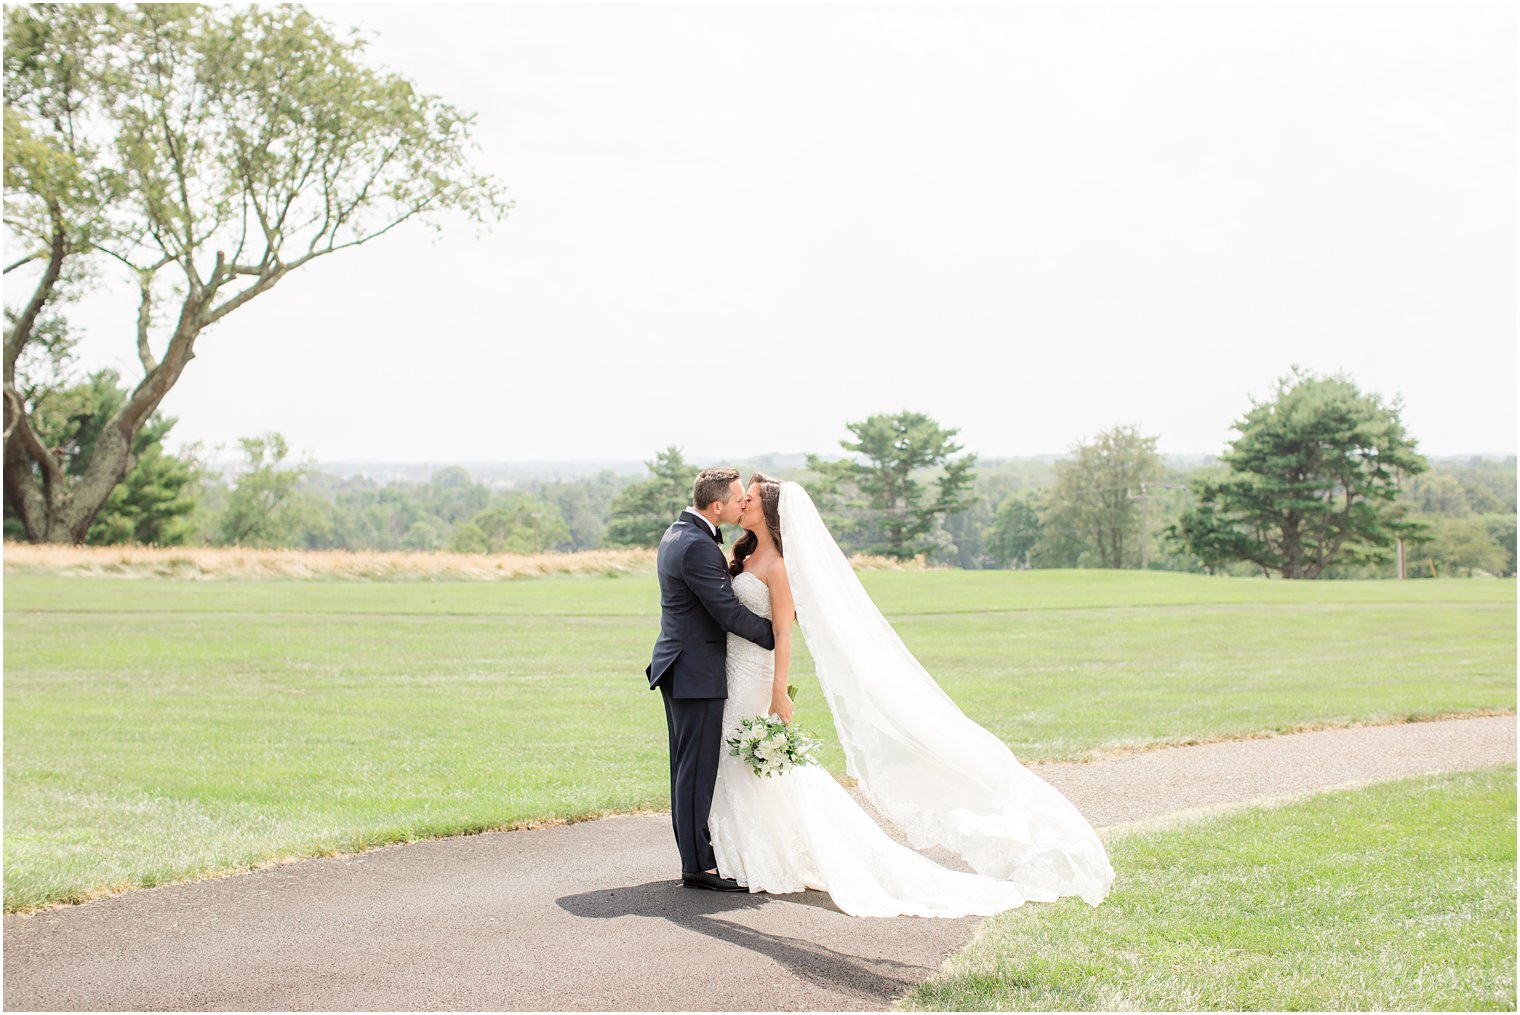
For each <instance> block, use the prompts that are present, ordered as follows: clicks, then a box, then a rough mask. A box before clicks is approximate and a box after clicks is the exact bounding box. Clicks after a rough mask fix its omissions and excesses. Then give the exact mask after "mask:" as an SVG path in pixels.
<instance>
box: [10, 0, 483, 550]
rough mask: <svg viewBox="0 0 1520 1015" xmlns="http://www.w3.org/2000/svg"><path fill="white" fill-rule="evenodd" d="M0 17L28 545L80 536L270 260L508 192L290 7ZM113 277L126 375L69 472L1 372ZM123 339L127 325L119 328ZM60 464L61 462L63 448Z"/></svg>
mask: <svg viewBox="0 0 1520 1015" xmlns="http://www.w3.org/2000/svg"><path fill="white" fill-rule="evenodd" d="M5 17H6V23H5V63H4V66H5V226H6V230H7V234H8V235H7V240H8V246H9V249H11V250H13V251H15V252H16V254H19V255H20V256H15V255H12V256H13V259H9V260H10V263H7V264H6V265H5V274H6V291H7V296H9V295H10V294H11V293H12V292H16V291H21V290H24V291H25V294H26V298H25V301H24V302H18V305H17V306H16V307H14V308H10V307H8V309H10V310H11V311H12V312H11V313H10V314H8V315H7V322H6V323H7V327H6V333H5V467H4V468H5V496H6V498H7V501H8V502H9V503H10V505H11V507H12V509H13V510H14V511H15V512H16V514H17V515H18V516H19V517H20V519H21V521H22V524H23V526H24V527H25V531H26V534H27V538H28V539H30V540H32V541H33V542H76V543H77V542H82V541H83V540H84V538H85V533H86V532H87V530H88V529H89V526H90V522H91V520H92V519H93V518H94V517H95V514H96V512H98V511H99V510H100V507H101V505H102V504H104V503H105V501H106V498H107V497H108V496H109V495H110V492H111V489H112V487H114V486H115V485H116V484H117V483H118V482H119V481H120V480H121V478H122V476H123V475H124V474H125V473H126V471H127V469H128V468H129V466H130V464H131V454H130V452H131V446H132V437H133V435H134V434H135V433H136V432H137V431H138V429H139V428H140V427H142V426H143V425H144V423H145V422H146V421H147V420H148V419H149V417H150V416H151V415H152V414H153V412H154V410H155V409H156V408H157V407H158V405H159V403H160V402H161V401H162V400H163V398H164V396H165V394H167V393H168V391H169V390H170V389H171V388H172V387H173V386H174V385H175V383H177V382H178V381H179V380H180V377H181V374H182V373H183V372H184V369H185V366H186V364H188V363H189V362H190V360H191V359H193V358H194V356H195V343H196V341H197V339H198V338H199V337H200V336H201V334H202V333H203V332H204V331H205V330H206V329H207V328H209V327H211V326H212V325H214V324H216V323H217V322H218V321H221V320H222V319H224V318H225V317H227V315H229V314H231V313H233V312H234V311H236V310H237V309H238V308H239V307H242V306H243V305H245V304H246V303H248V302H249V301H250V300H252V299H254V298H256V297H258V296H260V295H262V294H264V293H266V292H268V291H269V290H271V289H272V288H274V287H275V285H277V284H278V283H279V281H280V280H281V279H283V278H284V277H285V276H286V275H288V274H289V273H290V272H292V271H295V270H296V269H298V268H300V267H302V266H303V265H306V264H309V263H311V262H312V261H314V260H316V259H317V258H320V257H324V256H326V255H328V254H331V253H334V252H336V251H339V250H343V249H345V248H348V247H354V246H358V245H359V244H362V243H367V242H369V241H370V240H373V239H375V238H377V237H379V236H382V235H384V234H385V233H387V232H390V231H391V230H393V229H395V228H396V227H398V226H400V225H401V224H402V223H404V222H408V221H412V220H417V221H419V222H423V223H426V224H429V225H431V226H432V227H433V228H435V229H437V228H441V224H442V221H441V220H442V217H443V213H452V214H454V215H456V216H463V217H464V218H466V219H468V220H472V221H474V222H476V223H480V224H488V223H491V222H495V221H498V220H500V219H501V218H502V217H503V216H504V215H505V214H506V213H507V211H508V209H509V208H510V202H508V201H506V200H505V199H504V196H503V192H502V187H501V185H500V184H499V183H498V182H497V181H495V180H494V179H493V178H491V177H490V176H489V175H484V174H481V173H478V172H476V171H475V170H474V169H472V167H471V156H472V154H473V151H474V149H475V147H476V146H475V145H474V143H473V141H472V139H471V133H470V128H471V125H472V122H473V117H472V116H467V115H465V114H463V113H461V112H460V111H459V110H458V109H456V108H454V107H453V106H450V105H449V104H448V103H446V102H444V101H442V100H441V99H439V98H436V97H433V96H429V95H425V94H422V93H420V92H418V91H416V90H415V89H414V88H413V86H412V85H411V84H410V83H409V82H408V81H406V80H405V79H404V78H402V77H399V76H397V75H395V74H392V73H388V72H383V71H379V70H375V69H372V68H369V67H366V66H365V65H364V63H363V62H362V56H363V46H364V43H363V40H362V39H359V38H354V37H345V38H340V37H339V36H338V35H337V34H336V33H335V32H334V30H333V29H332V28H331V27H330V26H329V25H327V24H326V23H325V22H323V21H322V20H321V19H319V18H317V17H315V16H314V15H312V14H311V13H310V12H308V11H306V10H304V9H303V8H301V7H298V6H294V5H282V6H277V7H251V8H233V7H210V6H203V5H198V4H151V5H150V4H142V5H136V6H116V5H107V4H71V5H62V4H59V5H54V4H36V5H29V6H17V7H13V8H8V9H7V11H6V15H5ZM85 282H89V283H91V284H103V285H110V284H126V285H130V286H131V287H132V291H133V292H134V293H135V296H136V301H137V313H136V319H135V320H124V321H123V322H122V331H123V340H124V341H133V342H135V345H136V350H137V357H138V360H139V361H140V363H141V367H142V377H141V379H140V380H138V381H137V383H136V385H135V387H133V389H132V391H131V394H130V396H129V397H128V398H127V400H126V402H125V403H124V404H123V405H122V406H121V408H120V410H119V411H117V412H116V413H115V415H114V416H113V417H112V419H111V420H110V422H109V424H108V425H107V426H106V428H105V432H104V433H103V434H102V435H101V437H100V439H99V441H98V442H97V444H96V445H95V447H94V449H93V452H92V454H91V457H90V460H89V462H88V463H87V465H86V466H85V467H84V468H83V469H82V470H80V469H78V468H76V469H74V470H72V471H73V472H74V473H75V475H72V476H71V475H70V474H69V471H68V470H66V468H65V465H66V463H65V462H64V461H63V460H62V458H61V455H62V454H64V453H65V452H63V451H61V450H59V449H53V448H49V447H47V446H45V443H44V442H43V441H42V440H41V439H39V437H38V435H37V431H36V428H34V426H33V415H32V414H33V412H34V411H35V408H36V405H35V401H36V389H37V386H36V385H29V384H28V383H26V378H25V377H24V376H22V377H19V378H18V363H19V364H20V365H21V366H20V370H21V372H22V373H24V372H25V370H26V364H27V363H28V362H29V361H30V360H40V359H43V358H45V357H38V356H28V355H26V353H27V347H28V344H29V343H34V342H44V341H45V340H46V336H47V334H48V324H49V322H50V321H51V320H55V319H56V317H57V314H58V310H59V307H60V305H62V304H64V303H66V301H67V300H68V298H69V296H70V295H71V294H73V293H76V292H78V290H79V288H80V286H81V285H82V284H83V283H85ZM128 336H131V337H130V339H129V338H128ZM76 464H77V463H76Z"/></svg>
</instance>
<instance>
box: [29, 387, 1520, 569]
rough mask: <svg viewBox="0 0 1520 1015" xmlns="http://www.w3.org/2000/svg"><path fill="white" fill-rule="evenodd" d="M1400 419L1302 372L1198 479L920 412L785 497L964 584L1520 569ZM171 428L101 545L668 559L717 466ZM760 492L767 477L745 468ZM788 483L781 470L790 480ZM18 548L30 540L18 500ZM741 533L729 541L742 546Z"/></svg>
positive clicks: (880, 428)
mask: <svg viewBox="0 0 1520 1015" xmlns="http://www.w3.org/2000/svg"><path fill="white" fill-rule="evenodd" d="M126 394H127V393H126V391H125V390H124V389H123V386H122V384H121V383H120V381H119V378H117V376H116V375H115V374H114V373H113V372H111V371H101V372H99V373H97V374H95V375H92V376H90V377H88V378H86V379H85V380H84V381H83V382H81V383H79V384H75V385H71V386H66V387H61V388H58V389H56V390H54V391H52V392H50V393H49V395H48V397H47V398H46V399H44V400H43V401H42V402H41V406H40V409H41V411H39V412H38V414H37V427H38V432H39V433H40V434H43V435H44V437H45V439H46V440H47V442H48V444H49V446H50V447H52V448H54V449H56V453H57V454H58V456H59V458H60V460H61V461H62V462H63V463H64V465H65V468H67V467H69V463H71V462H73V461H75V460H77V459H87V458H88V455H89V453H90V447H91V442H92V441H93V440H94V439H95V435H96V434H97V433H98V432H99V429H100V427H101V426H102V425H103V423H104V422H105V421H106V420H108V419H109V418H110V416H111V414H112V413H113V412H114V411H115V410H116V408H117V407H118V406H119V404H120V401H121V399H122V398H124V397H126ZM1398 416H1399V408H1398V407H1397V406H1396V405H1395V406H1386V405H1383V404H1382V403H1381V402H1380V401H1379V400H1378V399H1377V398H1376V397H1375V396H1369V395H1364V394H1363V393H1361V392H1360V391H1358V390H1357V389H1356V386H1355V385H1354V384H1352V383H1351V382H1350V381H1349V380H1348V379H1346V378H1345V377H1340V376H1337V377H1330V378H1326V377H1317V376H1314V375H1312V374H1308V373H1305V372H1303V371H1300V370H1298V369H1297V368H1295V370H1294V372H1293V374H1291V375H1290V376H1288V377H1285V378H1282V379H1280V380H1279V382H1278V385H1277V390H1276V391H1275V393H1274V394H1273V396H1272V397H1271V398H1270V399H1268V400H1266V401H1264V402H1263V403H1261V404H1258V405H1254V406H1253V407H1252V409H1251V410H1250V411H1249V412H1247V413H1246V414H1245V415H1244V416H1243V417H1242V419H1241V420H1240V421H1238V422H1237V424H1236V427H1237V429H1238V430H1239V433H1240V436H1239V437H1238V438H1237V439H1236V440H1235V441H1234V442H1232V444H1231V446H1230V447H1229V449H1227V450H1226V452H1225V453H1224V454H1223V455H1222V456H1221V457H1220V459H1219V460H1218V461H1217V462H1216V463H1212V464H1208V465H1205V466H1202V467H1192V468H1186V469H1184V468H1180V467H1178V466H1175V465H1168V463H1167V461H1166V460H1165V459H1163V457H1162V456H1161V455H1160V454H1159V453H1158V452H1157V450H1156V445H1157V437H1155V436H1153V435H1145V434H1143V433H1141V432H1140V431H1139V429H1138V428H1137V427H1134V426H1128V425H1121V426H1115V427H1112V428H1110V429H1108V430H1105V431H1102V432H1100V433H1098V434H1096V435H1094V436H1093V437H1091V438H1089V439H1084V440H1081V441H1078V442H1077V443H1076V444H1075V445H1073V446H1072V448H1071V449H1070V453H1069V454H1068V455H1067V456H1065V457H1064V458H1059V459H1056V460H1054V461H1051V462H1044V461H1039V460H1035V459H1019V460H1013V461H985V460H979V459H978V458H976V457H975V456H974V455H970V454H963V453H962V448H961V446H960V444H959V443H958V442H957V440H956V437H957V436H958V434H957V431H956V430H954V429H950V428H946V427H943V426H941V425H940V424H939V423H938V422H936V421H935V420H933V419H931V418H930V417H928V416H926V415H923V414H922V413H915V412H908V411H903V412H899V413H895V414H892V413H888V414H880V415H874V416H870V417H868V418H867V419H865V420H862V421H859V422H855V423H849V424H847V425H846V430H847V431H848V433H849V436H848V437H847V438H845V439H844V440H842V441H841V442H840V445H841V449H842V450H843V451H845V452H846V453H847V457H841V458H836V459H833V460H825V459H823V458H821V457H820V456H817V455H810V456H808V457H807V459H806V464H805V466H803V467H800V468H794V469H790V470H788V471H786V472H785V474H784V475H783V477H782V478H786V479H796V480H798V481H800V482H802V483H804V484H805V485H806V486H807V487H808V489H809V490H810V491H811V492H812V494H813V496H814V499H815V500H816V501H817V502H818V504H819V506H820V508H821V509H822V510H823V512H824V514H825V516H826V518H827V519H828V521H829V524H830V527H831V529H832V531H834V533H835V534H836V536H837V537H838V539H839V541H840V543H841V545H842V546H843V547H844V548H845V550H846V551H848V552H850V553H871V554H879V555H884V556H890V557H896V558H899V559H913V558H920V559H923V560H925V561H926V562H928V563H930V564H932V565H938V566H949V567H961V568H1021V569H1022V568H1085V567H1102V568H1142V567H1143V568H1150V569H1154V570H1171V571H1193V572H1209V573H1216V574H1236V575H1249V574H1270V575H1283V576H1291V577H1306V578H1307V577H1320V578H1355V577H1387V576H1390V575H1392V574H1393V573H1394V571H1393V553H1394V545H1395V544H1394V541H1395V540H1396V539H1399V538H1402V539H1403V541H1404V549H1405V559H1406V572H1407V574H1408V575H1409V577H1430V576H1432V575H1438V576H1450V575H1458V576H1462V575H1477V574H1491V575H1508V576H1512V575H1514V574H1515V570H1516V559H1515V543H1516V539H1515V535H1516V524H1515V519H1516V501H1515V489H1516V464H1515V459H1513V458H1510V459H1508V460H1506V461H1492V460H1483V459H1477V458H1474V459H1471V460H1468V461H1465V462H1458V461H1444V462H1443V461H1438V462H1436V463H1433V464H1432V463H1428V462H1426V461H1425V459H1424V458H1423V457H1422V456H1420V455H1419V454H1418V453H1417V452H1416V451H1415V450H1414V448H1413V441H1412V440H1411V439H1410V438H1409V437H1408V436H1407V435H1406V434H1405V433H1404V431H1403V428H1402V426H1401V425H1400V423H1399V420H1398ZM173 426H174V420H173V419H172V418H168V417H162V416H159V415H157V414H155V415H154V416H153V417H152V418H151V419H150V420H149V421H148V422H147V424H146V425H145V426H144V427H143V428H142V429H141V430H140V432H139V434H138V436H137V438H136V439H135V443H134V448H133V451H134V459H133V465H132V467H131V468H130V469H129V470H128V472H127V474H126V476H125V477H124V479H123V481H122V483H121V484H119V485H118V487H117V488H116V489H115V490H114V491H113V492H112V495H111V497H110V498H108V500H107V501H106V503H105V505H104V506H103V508H102V510H101V511H100V513H99V514H98V515H97V516H96V518H95V520H94V522H93V524H92V525H91V526H90V528H89V531H88V535H87V538H86V540H85V541H86V542H88V543H92V544H112V543H157V544H160V545H180V544H193V545H215V546H271V547H302V548H308V549H353V550H360V549H372V550H414V551H424V552H425V551H453V552H462V553H539V552H554V551H574V550H588V549H595V548H599V547H604V546H608V547H624V546H654V545H656V544H657V543H658V542H659V539H660V536H661V535H662V534H663V533H664V531H665V529H666V527H667V526H668V525H669V524H670V521H671V519H673V518H674V517H675V516H676V515H677V514H678V513H679V512H680V511H681V509H682V508H683V507H685V506H686V504H687V503H688V502H689V501H690V496H691V480H692V477H693V476H694V475H695V474H696V472H697V470H698V469H699V468H700V467H701V466H702V465H706V464H711V463H707V462H688V461H686V460H685V458H684V456H683V454H682V451H681V449H680V448H678V447H669V448H665V449H663V450H661V451H660V452H658V453H657V454H656V455H655V456H654V458H652V459H651V460H650V461H648V462H647V463H646V466H647V469H648V474H647V475H646V476H645V477H644V478H642V479H639V478H630V477H626V476H619V475H616V474H614V473H612V472H610V471H604V472H602V473H600V474H598V475H595V476H587V477H580V478H573V479H558V480H535V481H531V482H523V483H520V484H518V485H517V486H515V487H514V488H512V489H509V490H502V489H493V488H491V487H489V486H487V485H485V484H483V483H481V482H479V481H477V480H476V479H474V478H473V477H472V476H471V475H470V474H469V473H468V472H467V471H466V470H465V469H463V468H460V467H457V466H450V467H447V468H441V469H439V470H438V471H437V472H435V473H434V474H433V475H432V476H431V477H430V479H429V480H428V481H427V482H413V483H401V482H390V483H381V482H378V481H376V480H373V479H367V478H363V477H354V478H347V479H345V478H340V477H338V476H334V475H330V474H324V473H321V472H319V471H318V469H317V467H316V465H315V463H313V462H311V461H309V460H301V461H292V460H291V457H290V449H289V447H288V445H287V442H286V441H285V439H284V438H283V437H282V436H281V435H280V434H278V433H268V434H263V435H259V436H255V437H249V438H244V439H243V440H242V441H241V442H240V450H241V452H242V460H241V463H240V465H239V467H238V468H237V470H236V471H235V473H234V474H233V475H232V476H231V477H228V478H223V477H222V476H221V475H220V474H219V473H218V472H215V471H213V470H211V469H210V468H209V467H208V465H207V464H206V462H205V461H203V453H202V450H201V448H200V447H199V446H191V447H188V448H186V449H185V450H183V451H182V452H181V453H180V454H178V455H171V454H168V453H167V452H166V451H165V450H164V448H163V441H164V438H165V437H166V436H167V435H168V434H169V433H170V431H171V430H172V428H173ZM733 464H735V465H736V466H738V467H739V468H740V469H741V471H742V472H743V473H744V474H745V475H746V476H748V474H749V472H750V471H751V470H752V469H753V468H755V467H757V466H759V467H768V466H767V463H764V462H754V463H745V462H734V463H733ZM772 471H774V470H772ZM5 533H6V538H8V539H20V538H25V533H24V530H23V527H22V525H21V524H20V521H19V519H17V518H16V517H15V516H14V514H13V512H12V511H11V509H10V506H9V505H7V509H6V517H5ZM737 534H738V533H737V531H735V532H732V533H730V538H733V537H736V536H737Z"/></svg>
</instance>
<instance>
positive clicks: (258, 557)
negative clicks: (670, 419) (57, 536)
mask: <svg viewBox="0 0 1520 1015" xmlns="http://www.w3.org/2000/svg"><path fill="white" fill-rule="evenodd" d="M850 563H851V564H853V565H854V566H855V569H856V570H858V571H919V570H923V568H924V564H923V562H922V560H910V561H906V562H904V561H900V560H895V559H893V558H891V557H872V556H868V555H866V554H857V555H856V556H854V557H852V558H850ZM5 570H6V571H8V572H11V571H15V572H27V573H34V574H56V575H69V576H78V577H107V578H185V579H190V580H207V579H250V578H353V579H364V580H369V581H427V580H433V581H440V580H447V581H504V580H507V579H512V578H537V577H543V576H546V575H575V574H636V573H640V572H645V573H648V572H652V571H653V570H654V551H653V550H585V551H582V552H580V553H537V554H531V555H518V554H483V553H443V552H409V551H403V552H384V551H379V550H253V549H243V548H240V547H182V546H60V545H55V544H47V545H41V546H34V545H32V544H31V543H11V542H8V543H6V544H5Z"/></svg>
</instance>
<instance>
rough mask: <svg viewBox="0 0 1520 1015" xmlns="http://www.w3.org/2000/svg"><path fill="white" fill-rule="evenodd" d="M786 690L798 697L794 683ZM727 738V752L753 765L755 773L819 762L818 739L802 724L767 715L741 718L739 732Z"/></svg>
mask: <svg viewBox="0 0 1520 1015" xmlns="http://www.w3.org/2000/svg"><path fill="white" fill-rule="evenodd" d="M786 690H787V695H788V697H791V698H796V697H797V694H796V692H795V691H794V690H793V688H792V687H790V686H788V687H787V689H786ZM726 742H727V744H728V746H729V752H728V753H729V754H732V755H733V756H734V757H736V758H738V759H739V760H740V761H742V762H744V763H745V764H746V765H748V766H749V767H750V768H752V769H754V770H755V774H756V775H763V776H772V775H784V774H785V773H787V772H789V771H791V770H792V769H793V768H800V767H801V766H803V765H816V764H818V759H817V758H815V757H813V750H814V748H816V747H817V746H818V741H817V740H815V739H813V737H811V736H809V735H808V732H807V731H806V730H804V729H803V728H802V727H800V726H788V725H787V724H786V723H784V722H782V721H781V720H780V719H775V718H772V717H771V716H768V715H757V716H755V717H754V718H751V719H741V720H739V735H738V736H736V737H730V738H729V739H728V740H727V741H726Z"/></svg>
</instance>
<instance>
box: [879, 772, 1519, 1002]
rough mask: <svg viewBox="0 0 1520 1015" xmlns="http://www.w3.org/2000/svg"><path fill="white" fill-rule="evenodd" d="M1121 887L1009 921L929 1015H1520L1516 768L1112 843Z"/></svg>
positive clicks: (993, 928)
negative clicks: (1457, 1014) (1305, 1014)
mask: <svg viewBox="0 0 1520 1015" xmlns="http://www.w3.org/2000/svg"><path fill="white" fill-rule="evenodd" d="M1108 847H1109V857H1110V859H1111V860H1112V861H1113V865H1114V869H1115V871H1116V873H1117V877H1116V878H1115V881H1114V886H1113V888H1112V889H1111V890H1110V892H1109V895H1108V898H1106V899H1105V900H1104V901H1103V903H1102V905H1100V906H1098V907H1097V908H1096V909H1093V908H1090V907H1089V906H1087V904H1086V903H1084V902H1082V901H1080V900H1078V899H1074V898H1073V899H1063V900H1061V901H1060V902H1059V903H1054V904H1050V903H1030V904H1029V905H1027V906H1024V907H1022V908H1020V909H1016V910H1013V911H1011V912H1008V913H1004V914H1002V915H1000V916H997V917H993V918H992V919H990V920H988V921H987V922H986V923H984V924H983V925H982V927H981V933H980V934H979V935H978V937H977V939H976V940H975V941H973V942H972V944H971V945H969V946H968V947H967V948H966V949H965V950H963V951H962V952H961V953H960V954H959V955H957V956H955V957H954V958H953V959H952V960H951V962H950V963H949V969H948V971H947V972H945V973H942V974H940V975H939V976H937V977H935V978H933V979H931V980H930V981H928V982H927V983H924V984H921V985H920V986H919V987H918V988H916V989H915V990H914V991H913V992H912V993H910V994H909V995H908V997H907V999H906V1000H905V1001H904V1002H903V1004H902V1007H905V1008H908V1009H910V1010H923V1011H966V1010H973V1011H1029V1010H1035V1011H1060V1010H1085V1011H1115V1010H1125V1011H1169V1010H1194V1009H1209V1010H1220V1009H1223V1010H1261V1009H1265V1010H1276V1011H1284V1010H1286V1011H1295V1010H1336V1011H1340V1010H1347V1009H1352V1010H1374V1011H1376V1010H1383V1011H1390V1010H1399V1011H1424V1010H1435V1011H1451V1010H1457V1011H1482V1010H1505V1009H1508V1010H1511V1011H1513V1010H1514V1008H1515V766H1514V765H1512V764H1511V765H1506V766H1502V767H1499V768H1494V769H1484V770H1480V771H1476V772H1458V773H1451V774H1444V775H1438V776H1422V777H1420V778H1415V779H1407V780H1401V781H1398V782H1391V783H1384V784H1381V785H1377V786H1373V787H1369V788H1366V789H1360V790H1352V791H1345V792H1333V793H1326V794H1323V795H1320V796H1315V797H1311V798H1309V799H1308V800H1306V801H1304V802H1300V803H1292V804H1288V805H1285V806H1282V807H1276V808H1259V809H1252V810H1249V811H1244V812H1239V813H1234V814H1230V815H1227V816H1223V817H1217V818H1214V819H1211V820H1208V821H1206V822H1201V823H1198V824H1195V825H1189V826H1185V827H1182V828H1175V829H1171V830H1168V831H1155V832H1148V833H1137V834H1132V835H1128V836H1124V837H1122V838H1118V839H1116V840H1112V841H1110V842H1109V843H1108Z"/></svg>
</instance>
